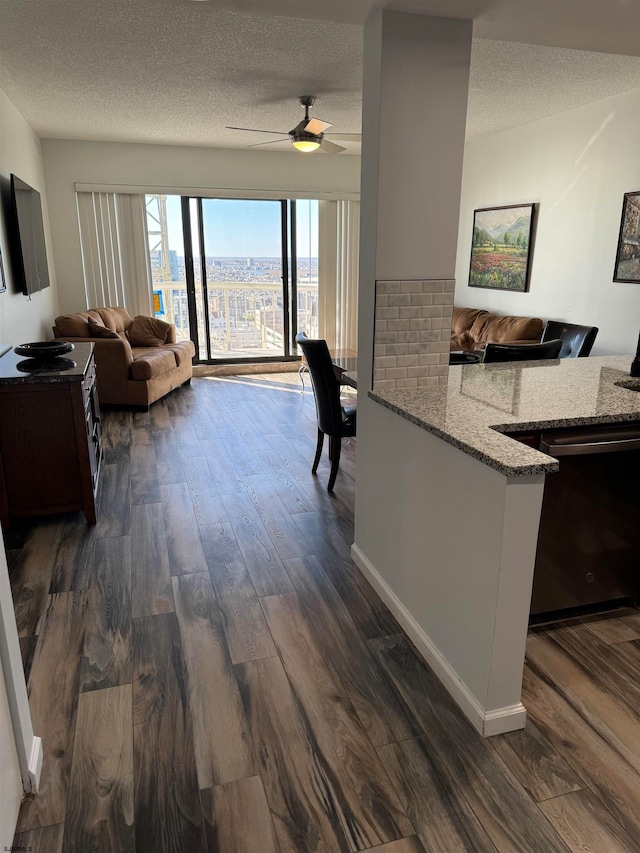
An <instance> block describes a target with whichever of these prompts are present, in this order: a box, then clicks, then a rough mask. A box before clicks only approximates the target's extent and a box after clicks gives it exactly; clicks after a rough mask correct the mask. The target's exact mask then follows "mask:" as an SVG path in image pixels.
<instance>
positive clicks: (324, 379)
mask: <svg viewBox="0 0 640 853" xmlns="http://www.w3.org/2000/svg"><path fill="white" fill-rule="evenodd" d="M296 343H297V345H298V346H299V347H300V349H301V350H302V354H303V355H304V360H305V361H306V363H307V367H308V368H309V375H310V376H311V384H312V386H313V393H314V396H315V400H316V415H317V418H318V429H320V430H322V432H323V433H325V435H329V436H339V435H341V427H342V406H341V405H340V384H339V382H338V380H337V379H336V374H335V370H334V369H333V362H332V361H331V355H330V353H329V347H328V346H327V342H326V341H325V340H324V339H319V340H314V339H312V338H308V337H307V336H306V335H305V334H304V332H300V333H299V334H298V335H296Z"/></svg>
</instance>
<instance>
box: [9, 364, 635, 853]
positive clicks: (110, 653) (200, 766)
mask: <svg viewBox="0 0 640 853" xmlns="http://www.w3.org/2000/svg"><path fill="white" fill-rule="evenodd" d="M103 435H104V467H103V471H102V477H101V495H100V504H99V516H98V524H97V525H96V526H95V527H93V528H90V527H87V526H86V525H85V524H84V522H83V519H82V517H81V516H79V515H77V514H70V515H65V516H61V517H54V518H49V519H42V520H36V521H29V522H26V521H25V522H23V523H21V524H19V525H16V526H15V528H14V529H12V531H11V532H10V533H9V534H8V535H7V537H6V544H7V548H8V549H9V551H8V558H9V566H10V578H11V584H12V591H13V595H14V604H15V610H16V615H17V619H18V627H19V633H20V643H21V651H22V654H23V661H24V666H25V671H26V673H27V677H28V688H29V697H30V704H31V708H32V715H33V720H34V728H35V731H36V733H37V734H39V735H40V736H41V737H42V739H43V745H44V756H45V757H44V762H45V763H44V769H43V776H42V788H41V791H40V793H39V794H38V795H37V796H36V797H35V798H33V799H30V800H27V801H25V803H24V804H23V807H22V809H21V812H20V816H19V822H18V827H17V832H16V836H15V838H14V839H13V844H14V845H16V846H19V847H20V848H21V849H33V850H34V851H38V852H39V853H60V851H65V853H66V851H78V853H85V851H87V853H88V851H100V852H101V853H102V851H109V853H116V851H117V852H118V853H129V851H131V853H133V851H138V853H141V852H142V851H144V853H146V851H149V852H150V853H151V851H153V853H156V852H157V853H164V851H167V853H173V851H176V853H178V851H180V852H181V851H184V853H187V851H188V853H200V851H202V853H307V851H308V853H342V851H344V852H345V853H355V851H364V850H372V851H373V850H375V851H378V853H428V852H429V851H448V853H454V851H492V853H495V851H500V853H514V851H522V853H538V851H539V852H540V853H554V851H565V853H566V851H568V850H570V851H581V853H589V851H591V853H609V851H637V850H640V747H639V745H638V744H640V718H639V714H638V712H639V709H640V614H639V612H638V611H635V610H628V611H625V612H620V613H617V614H608V615H606V616H596V617H594V616H590V617H588V618H584V619H582V620H573V621H572V622H567V623H562V624H556V625H550V626H547V627H538V628H536V629H534V630H532V631H531V632H530V636H529V641H528V659H527V666H526V670H525V678H524V693H523V701H524V704H525V706H526V708H527V710H528V715H529V717H528V722H527V727H526V729H525V730H524V731H522V732H514V733H510V734H507V735H501V736H499V737H495V738H492V739H490V740H482V739H481V738H480V737H479V736H478V735H477V734H476V733H475V731H474V730H473V729H472V727H471V726H470V725H469V724H468V723H467V722H466V720H465V719H464V718H463V717H462V716H461V714H460V713H459V712H458V710H457V708H456V707H455V706H454V704H453V702H452V701H451V699H450V698H449V696H448V695H447V694H446V692H445V691H444V690H443V688H442V687H441V686H440V684H439V683H438V681H437V680H436V679H435V677H434V676H433V674H432V673H431V671H430V670H429V669H428V667H427V666H426V665H425V664H424V663H423V662H422V660H421V659H420V658H419V657H418V655H417V653H416V652H415V650H414V649H413V647H412V645H411V643H410V642H409V641H408V639H407V638H406V637H405V636H404V635H403V633H402V631H401V629H400V627H399V626H398V624H397V622H396V621H395V619H394V618H393V617H392V616H391V614H390V613H389V611H388V610H387V608H386V607H385V606H384V604H383V603H382V602H381V601H380V599H379V598H378V596H377V595H376V593H375V591H374V590H373V589H372V588H371V587H370V586H369V585H368V583H367V582H366V580H365V579H364V578H363V577H362V575H361V574H360V573H359V572H358V570H357V569H356V567H355V566H354V564H353V563H352V561H351V559H350V545H351V542H352V539H353V509H354V506H353V501H354V493H355V489H354V482H353V475H354V471H355V452H356V442H355V441H354V440H352V439H350V440H347V441H345V442H344V443H343V454H342V460H341V469H340V472H339V474H338V479H337V482H336V488H335V493H334V494H333V495H331V494H329V493H328V492H327V491H326V483H327V479H328V474H329V463H328V459H327V456H326V454H325V455H324V456H323V459H322V461H321V463H320V466H319V469H318V476H317V477H313V476H312V475H311V473H310V468H311V462H312V459H313V455H314V449H315V437H316V426H315V408H314V402H313V396H312V394H311V392H310V391H309V390H307V392H306V393H305V394H304V395H303V394H301V393H300V386H299V384H298V378H297V375H296V374H295V373H293V374H269V375H252V376H237V377H234V376H224V377H216V378H206V379H205V378H198V379H194V380H193V383H192V386H191V387H189V388H181V389H178V390H177V391H175V392H174V393H172V394H170V395H169V396H168V397H167V398H165V399H164V400H162V401H159V402H158V403H156V404H155V405H154V406H153V407H152V408H151V410H150V411H149V412H145V413H129V412H121V411H117V412H116V411H107V412H105V413H104V430H103ZM0 844H2V845H3V846H4V845H7V846H9V845H10V844H11V839H0Z"/></svg>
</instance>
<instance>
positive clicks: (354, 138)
mask: <svg viewBox="0 0 640 853" xmlns="http://www.w3.org/2000/svg"><path fill="white" fill-rule="evenodd" d="M325 136H330V137H331V138H332V139H339V140H340V141H341V142H362V134H361V133H327V134H325Z"/></svg>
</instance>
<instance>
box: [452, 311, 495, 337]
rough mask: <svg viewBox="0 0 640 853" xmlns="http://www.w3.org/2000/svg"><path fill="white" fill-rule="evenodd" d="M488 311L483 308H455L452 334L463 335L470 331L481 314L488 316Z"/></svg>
mask: <svg viewBox="0 0 640 853" xmlns="http://www.w3.org/2000/svg"><path fill="white" fill-rule="evenodd" d="M488 314H489V312H488V311H485V310H483V309H481V308H457V307H456V306H454V308H453V317H452V319H451V334H452V335H461V334H463V333H464V332H468V331H469V329H470V328H471V327H472V326H473V324H474V323H475V321H476V320H477V319H478V317H480V316H487V315H488Z"/></svg>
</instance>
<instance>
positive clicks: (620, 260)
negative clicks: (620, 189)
mask: <svg viewBox="0 0 640 853" xmlns="http://www.w3.org/2000/svg"><path fill="white" fill-rule="evenodd" d="M613 280H614V281H630V282H640V191H638V192H635V193H625V194H624V201H623V203H622V219H621V221H620V234H619V236H618V251H617V253H616V266H615V269H614V271H613Z"/></svg>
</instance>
